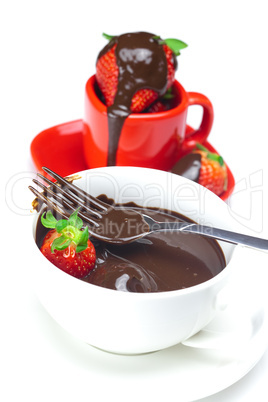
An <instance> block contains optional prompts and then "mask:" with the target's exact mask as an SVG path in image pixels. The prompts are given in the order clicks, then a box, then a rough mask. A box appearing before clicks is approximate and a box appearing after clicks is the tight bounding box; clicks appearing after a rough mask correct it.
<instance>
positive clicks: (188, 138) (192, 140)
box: [182, 92, 214, 153]
mask: <svg viewBox="0 0 268 402" xmlns="http://www.w3.org/2000/svg"><path fill="white" fill-rule="evenodd" d="M188 97H189V98H188V103H189V106H192V105H199V106H202V108H203V117H202V121H201V123H200V126H199V128H198V129H197V130H193V129H189V128H188V130H186V133H185V139H184V142H183V146H182V151H183V153H187V152H190V151H191V150H192V149H193V148H194V147H195V144H196V143H197V142H199V143H202V142H204V141H205V140H206V139H207V137H208V135H209V133H210V130H211V127H212V124H213V120H214V112H213V106H212V103H211V102H210V100H209V99H208V98H207V97H206V96H205V95H202V94H200V93H198V92H188Z"/></svg>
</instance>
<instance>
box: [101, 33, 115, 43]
mask: <svg viewBox="0 0 268 402" xmlns="http://www.w3.org/2000/svg"><path fill="white" fill-rule="evenodd" d="M102 36H103V37H104V38H105V39H107V40H109V41H110V40H111V39H113V36H112V35H108V34H106V33H104V32H103V34H102Z"/></svg>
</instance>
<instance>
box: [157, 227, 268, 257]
mask: <svg viewBox="0 0 268 402" xmlns="http://www.w3.org/2000/svg"><path fill="white" fill-rule="evenodd" d="M160 227H161V229H168V230H180V231H183V232H189V233H198V234H201V235H202V236H205V237H209V238H212V239H217V240H223V241H226V242H228V243H233V244H241V245H242V246H246V247H250V248H255V249H258V250H263V251H265V250H268V240H266V239H262V238H259V237H254V236H248V235H245V234H242V233H236V232H230V231H229V230H225V229H218V228H213V227H210V226H204V225H198V224H195V223H183V224H182V223H181V222H161V224H160Z"/></svg>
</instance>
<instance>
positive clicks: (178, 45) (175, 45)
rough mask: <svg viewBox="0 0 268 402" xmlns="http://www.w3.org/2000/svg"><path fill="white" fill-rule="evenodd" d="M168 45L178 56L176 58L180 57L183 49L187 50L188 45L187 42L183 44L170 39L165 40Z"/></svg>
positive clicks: (180, 41) (177, 40)
mask: <svg viewBox="0 0 268 402" xmlns="http://www.w3.org/2000/svg"><path fill="white" fill-rule="evenodd" d="M163 42H164V43H165V44H166V45H168V47H170V49H171V50H172V51H173V53H174V54H175V55H176V56H179V55H180V54H181V53H180V51H181V50H182V49H185V48H186V47H187V46H188V45H187V44H186V43H185V42H183V41H182V40H179V39H173V38H170V39H165V40H164V41H163Z"/></svg>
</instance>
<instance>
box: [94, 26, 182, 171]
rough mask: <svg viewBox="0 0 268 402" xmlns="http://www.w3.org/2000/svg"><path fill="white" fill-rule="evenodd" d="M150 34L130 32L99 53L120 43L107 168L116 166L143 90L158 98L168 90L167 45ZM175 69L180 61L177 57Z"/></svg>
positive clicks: (111, 108)
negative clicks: (125, 128)
mask: <svg viewBox="0 0 268 402" xmlns="http://www.w3.org/2000/svg"><path fill="white" fill-rule="evenodd" d="M155 37H156V35H154V34H151V33H147V32H134V33H127V34H123V35H120V36H116V37H114V38H113V39H112V40H111V41H110V42H109V43H108V44H107V45H106V46H105V47H104V49H103V50H102V51H101V52H100V53H99V55H98V59H99V58H100V57H101V56H103V55H104V54H105V53H106V52H107V51H108V50H109V49H111V48H112V47H113V46H114V45H115V44H117V46H116V49H115V55H116V62H117V65H118V68H119V75H118V87H117V93H116V95H115V99H114V103H113V105H112V106H110V107H108V108H107V113H108V129H109V146H108V158H107V166H113V165H116V153H117V148H118V143H119V139H120V134H121V131H122V127H123V125H124V122H125V120H126V118H127V117H128V116H129V114H130V113H131V109H130V108H131V100H132V97H133V95H134V94H135V93H136V92H137V91H138V90H140V89H143V88H149V89H152V90H154V91H155V92H156V93H157V94H158V96H162V95H163V94H164V93H165V92H166V89H167V75H168V74H167V73H168V70H167V60H166V55H165V52H164V50H163V46H162V45H161V44H159V43H158V41H157V40H156V39H155ZM173 64H174V68H175V69H176V68H177V60H176V57H175V55H174V58H173Z"/></svg>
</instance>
